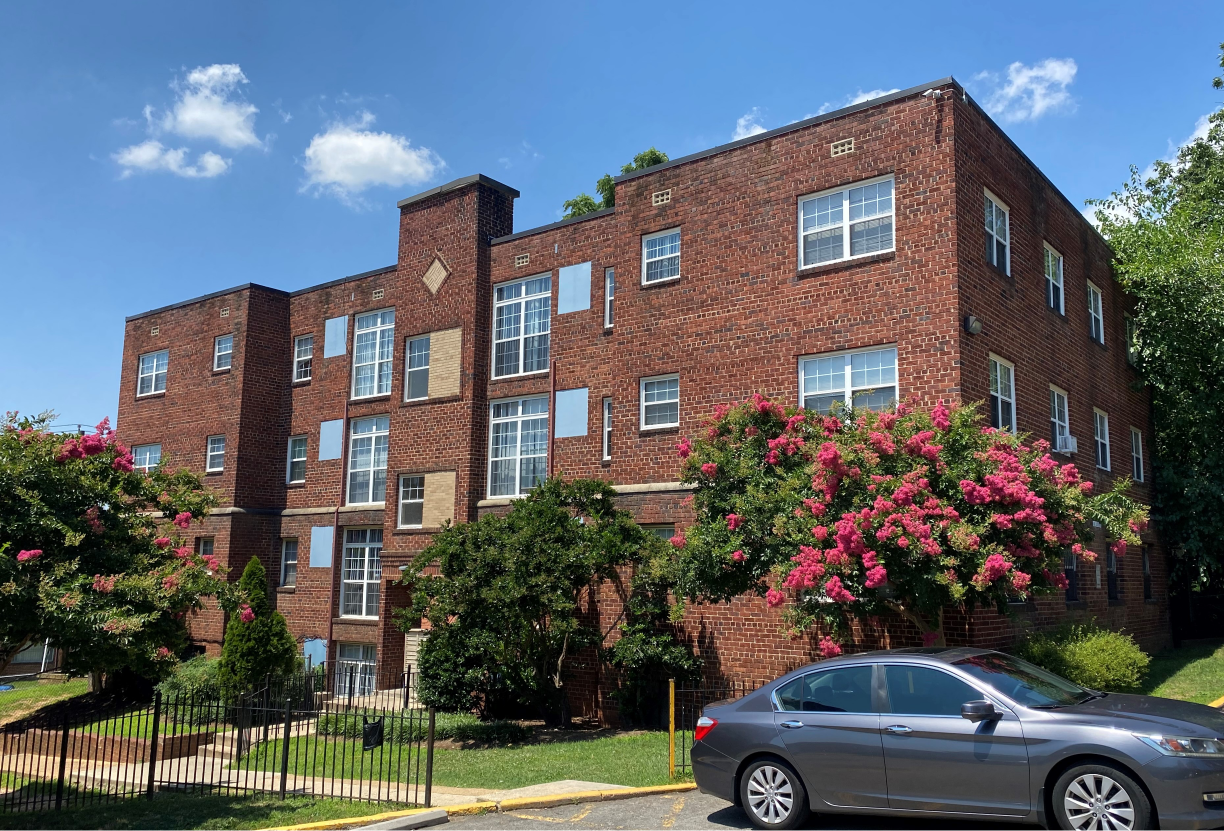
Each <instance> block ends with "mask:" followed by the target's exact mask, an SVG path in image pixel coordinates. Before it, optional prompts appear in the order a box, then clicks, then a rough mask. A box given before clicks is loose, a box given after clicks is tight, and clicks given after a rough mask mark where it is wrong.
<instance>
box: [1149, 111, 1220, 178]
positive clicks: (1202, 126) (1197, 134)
mask: <svg viewBox="0 0 1224 831" xmlns="http://www.w3.org/2000/svg"><path fill="white" fill-rule="evenodd" d="M1210 130H1211V113H1208V114H1207V115H1202V116H1199V120H1198V121H1196V122H1194V131H1193V132H1191V133H1190V135H1189V136H1187V137H1186V140H1185V141H1183V142H1182V143H1181V144H1174V143H1173V140H1172V139H1169V146H1168V148H1167V150H1166V151H1165V155H1164V158H1163V161H1166V162H1168V163H1169V164H1174V163H1175V162H1176V161H1177V154H1178V153H1179V152H1181V149H1182V148H1183V147H1187V146H1189V145H1191V144H1194V143H1195V142H1196V141H1198V140H1199V139H1205V138H1207V133H1208V132H1209V131H1210ZM1155 175H1156V164H1155V163H1152V164H1150V165H1148V166H1147V168H1145V169H1144V171H1143V178H1144V179H1150V178H1151V177H1153V176H1155Z"/></svg>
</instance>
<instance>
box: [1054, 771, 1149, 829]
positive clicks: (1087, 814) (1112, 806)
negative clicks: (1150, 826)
mask: <svg viewBox="0 0 1224 831" xmlns="http://www.w3.org/2000/svg"><path fill="white" fill-rule="evenodd" d="M1063 810H1065V811H1066V813H1067V819H1068V820H1070V822H1071V827H1072V828H1075V829H1083V830H1084V831H1130V829H1132V828H1134V827H1135V806H1134V805H1133V804H1132V802H1131V798H1130V794H1128V793H1127V792H1126V788H1124V787H1122V786H1121V785H1120V784H1118V783H1117V782H1115V781H1114V780H1113V779H1112V778H1110V777H1109V776H1106V775H1105V774H1101V773H1085V774H1083V775H1081V776H1077V777H1076V778H1075V779H1073V780H1071V782H1070V783H1068V785H1067V789H1066V791H1065V792H1064V793H1063Z"/></svg>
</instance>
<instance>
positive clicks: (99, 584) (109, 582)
mask: <svg viewBox="0 0 1224 831" xmlns="http://www.w3.org/2000/svg"><path fill="white" fill-rule="evenodd" d="M116 579H118V578H116V577H103V576H102V575H101V574H95V575H94V579H93V590H94V591H96V592H102V594H110V593H111V592H113V591H114V590H115V580H116Z"/></svg>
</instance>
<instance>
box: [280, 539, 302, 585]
mask: <svg viewBox="0 0 1224 831" xmlns="http://www.w3.org/2000/svg"><path fill="white" fill-rule="evenodd" d="M290 544H292V547H293V563H292V565H293V582H292V583H289V582H286V581H285V575H286V573H288V571H289V565H290V562H289V548H290ZM298 554H299V549H298V540H297V537H286V538H285V539H283V540H281V569H280V585H281V588H286V589H288V588H294V587H296V586H297V567H298Z"/></svg>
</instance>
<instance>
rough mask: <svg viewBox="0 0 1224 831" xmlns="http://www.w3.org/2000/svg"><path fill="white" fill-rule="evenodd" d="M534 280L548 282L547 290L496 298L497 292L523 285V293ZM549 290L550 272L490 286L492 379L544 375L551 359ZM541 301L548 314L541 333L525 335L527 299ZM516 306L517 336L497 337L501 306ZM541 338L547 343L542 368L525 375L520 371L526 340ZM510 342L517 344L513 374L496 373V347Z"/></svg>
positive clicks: (550, 285)
mask: <svg viewBox="0 0 1224 831" xmlns="http://www.w3.org/2000/svg"><path fill="white" fill-rule="evenodd" d="M533 280H545V281H547V283H548V290H547V291H539V292H536V293H535V294H525V293H524V294H520V295H519V296H518V297H511V298H508V299H505V300H498V299H497V294H498V290H499V289H508V288H510V287H511V286H516V285H521V286H523V291H524V292H526V291H527V283H530V282H531V281H533ZM552 289H553V279H552V272H551V271H545V272H542V273H540V274H533V275H532V276H530V277H524V278H522V279H521V280H508V281H506V282H505V283H497V284H496V285H494V286H493V345H492V350H493V356H492V357H493V364H492V372H493V377H494V378H515V377H517V376H520V375H538V374H540V373H543V372H548V366H549V359H550V358H551V357H552ZM540 299H544V300H546V306H545V308H546V310H547V314H545V315H544V321H543V322H544V330H543V331H541V332H535V333H532V334H527V333H526V332H525V331H524V329H526V326H525V325H524V321H525V319H526V317H527V303H528V301H530V300H540ZM516 303H517V304H518V305H519V317H518V334H516V335H511V336H508V337H504V338H499V337H498V332H497V312H498V310H499V309H501V308H502V307H504V306H510V305H514V304H516ZM540 337H543V338H544V339H545V341H546V344H547V345H546V346H545V348H544V349H545V353H546V354H545V357H544V366H543V367H542V368H540V369H533V370H530V371H527V372H524V371H523V353H524V352H525V351H526V350H525V344H526V341H527V339H528V338H540ZM512 341H516V342H517V343H518V361H517V363H516V366H515V371H514V372H503V373H500V374H499V373H498V366H497V346H498V344H501V343H510V342H512Z"/></svg>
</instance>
